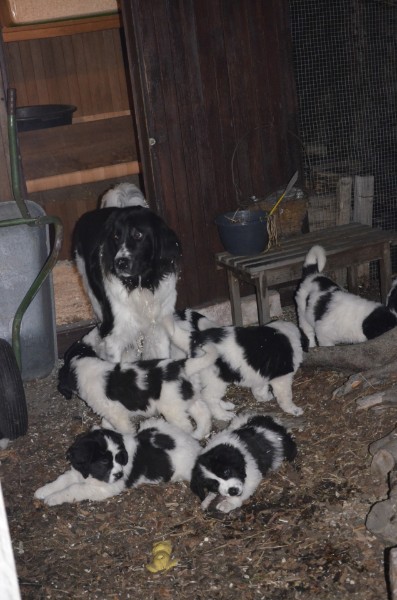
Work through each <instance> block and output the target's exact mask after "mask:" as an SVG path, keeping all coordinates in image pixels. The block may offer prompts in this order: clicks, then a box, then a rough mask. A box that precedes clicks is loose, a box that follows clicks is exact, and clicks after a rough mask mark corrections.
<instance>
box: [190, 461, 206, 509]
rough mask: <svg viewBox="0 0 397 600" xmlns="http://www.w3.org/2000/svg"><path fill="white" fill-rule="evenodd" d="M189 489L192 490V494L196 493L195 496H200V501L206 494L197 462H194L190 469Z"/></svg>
mask: <svg viewBox="0 0 397 600" xmlns="http://www.w3.org/2000/svg"><path fill="white" fill-rule="evenodd" d="M190 489H191V491H192V492H193V494H196V496H198V497H199V498H200V500H201V502H202V501H203V500H204V498H205V496H206V490H205V486H204V479H203V476H202V473H201V469H200V466H199V464H198V463H196V464H195V466H194V468H193V471H192V477H191V479H190Z"/></svg>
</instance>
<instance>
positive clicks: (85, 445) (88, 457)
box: [66, 439, 97, 479]
mask: <svg viewBox="0 0 397 600" xmlns="http://www.w3.org/2000/svg"><path fill="white" fill-rule="evenodd" d="M96 445H97V444H96V443H95V442H94V441H92V440H87V439H77V440H76V441H75V442H74V443H73V444H72V445H71V446H70V448H69V450H68V451H67V452H66V458H67V460H68V461H69V462H70V464H71V465H72V467H73V468H74V469H76V471H79V472H80V473H81V474H82V476H83V477H84V479H87V477H88V475H89V474H90V465H91V462H92V457H93V455H94V452H95V446H96Z"/></svg>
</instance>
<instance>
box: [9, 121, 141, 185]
mask: <svg viewBox="0 0 397 600" xmlns="http://www.w3.org/2000/svg"><path fill="white" fill-rule="evenodd" d="M18 139H19V147H20V153H21V157H22V165H23V170H24V176H25V180H26V187H27V191H28V192H29V193H32V192H40V191H45V190H50V189H57V188H62V187H68V186H71V185H80V184H83V183H91V182H93V181H104V180H106V179H116V178H118V177H125V176H128V175H136V174H138V173H139V172H140V165H139V161H138V157H137V150H136V145H135V133H134V128H133V121H132V117H131V116H130V115H129V116H124V117H115V118H111V119H103V120H101V121H89V122H86V123H76V124H72V125H63V126H61V127H52V128H49V129H38V130H34V131H25V132H20V133H19V134H18Z"/></svg>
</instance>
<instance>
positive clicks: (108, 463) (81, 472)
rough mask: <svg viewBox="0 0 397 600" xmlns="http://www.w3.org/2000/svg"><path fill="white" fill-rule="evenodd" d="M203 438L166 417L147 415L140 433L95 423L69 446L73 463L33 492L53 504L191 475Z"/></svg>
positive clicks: (104, 496)
mask: <svg viewBox="0 0 397 600" xmlns="http://www.w3.org/2000/svg"><path fill="white" fill-rule="evenodd" d="M200 449H201V447H200V444H199V443H198V442H197V441H196V440H195V439H193V438H192V437H191V436H190V435H189V434H187V433H185V432H183V431H181V430H180V429H178V427H175V426H174V425H171V424H170V423H167V422H166V421H164V420H163V419H147V420H146V421H144V422H143V423H141V426H140V429H139V432H138V434H137V435H134V434H127V435H121V434H120V433H116V432H115V431H113V430H112V429H100V428H94V429H93V430H92V431H89V432H87V433H84V434H82V435H80V436H78V437H77V438H76V440H75V442H74V443H73V444H72V446H71V447H70V448H69V450H68V451H67V454H66V457H67V459H68V460H69V462H70V463H71V469H70V470H69V471H66V473H64V474H63V475H60V476H59V477H58V479H56V480H55V481H53V482H52V483H48V484H47V485H44V486H43V487H41V488H39V489H38V490H37V491H36V492H35V498H38V499H39V500H43V501H44V502H45V504H48V505H49V506H54V505H56V504H63V503H64V502H81V501H82V500H96V501H99V500H106V499H107V498H111V497H112V496H116V495H117V494H120V493H121V492H122V491H123V490H125V489H127V488H133V487H137V486H139V485H141V484H143V483H153V484H155V483H161V482H168V481H182V480H184V481H190V478H191V473H192V469H193V466H194V463H195V460H196V458H197V455H198V453H199V452H200Z"/></svg>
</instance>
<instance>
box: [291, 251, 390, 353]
mask: <svg viewBox="0 0 397 600" xmlns="http://www.w3.org/2000/svg"><path fill="white" fill-rule="evenodd" d="M325 263H326V254H325V250H324V248H322V247H321V246H313V247H312V248H311V249H310V250H309V252H308V254H307V255H306V258H305V262H304V264H303V269H302V279H301V281H300V283H299V285H298V288H297V290H296V293H295V302H296V308H297V315H298V321H299V326H300V328H301V329H302V331H303V332H304V333H305V335H306V336H307V337H308V339H309V347H310V348H313V347H314V346H316V343H317V344H318V345H319V346H334V345H336V344H356V343H359V342H365V341H366V340H370V339H373V338H375V337H377V336H379V335H382V333H385V332H386V331H389V330H390V329H392V328H393V327H395V326H396V325H397V291H396V285H397V280H396V281H395V282H394V283H393V287H392V289H391V290H390V293H389V295H388V299H387V305H386V306H385V305H383V304H381V303H380V302H374V301H373V300H367V299H366V298H361V297H360V296H356V295H355V294H351V293H349V292H347V291H346V290H344V289H343V288H341V287H340V286H339V285H338V284H337V283H335V282H334V281H332V279H330V278H329V277H327V276H325V275H323V273H322V271H323V269H324V267H325Z"/></svg>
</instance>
